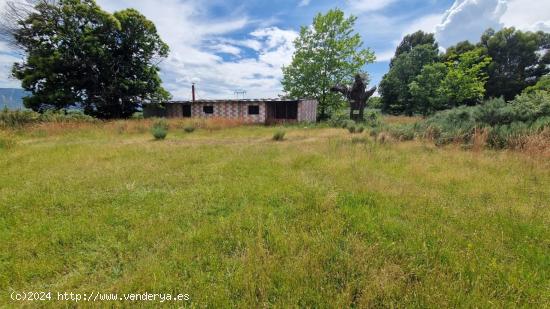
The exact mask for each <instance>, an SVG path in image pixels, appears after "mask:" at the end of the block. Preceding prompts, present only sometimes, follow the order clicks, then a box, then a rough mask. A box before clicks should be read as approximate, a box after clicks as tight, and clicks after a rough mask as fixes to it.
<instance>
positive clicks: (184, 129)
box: [183, 125, 195, 133]
mask: <svg viewBox="0 0 550 309" xmlns="http://www.w3.org/2000/svg"><path fill="white" fill-rule="evenodd" d="M183 131H185V133H193V132H195V127H194V126H191V125H188V126H185V128H183Z"/></svg>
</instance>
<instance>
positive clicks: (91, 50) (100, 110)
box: [12, 0, 169, 118]
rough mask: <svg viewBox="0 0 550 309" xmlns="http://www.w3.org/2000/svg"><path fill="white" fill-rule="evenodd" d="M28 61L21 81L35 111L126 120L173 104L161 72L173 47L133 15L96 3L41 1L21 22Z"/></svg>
mask: <svg viewBox="0 0 550 309" xmlns="http://www.w3.org/2000/svg"><path fill="white" fill-rule="evenodd" d="M15 22H16V24H17V25H18V26H17V27H15V28H14V29H13V33H12V34H13V37H14V39H15V41H16V43H17V45H18V46H20V47H21V48H22V49H23V50H24V52H25V54H26V58H25V61H24V62H22V63H16V64H15V65H14V67H13V75H14V76H15V77H16V78H18V79H20V80H21V82H22V87H23V88H24V89H25V90H27V91H30V92H31V93H32V95H30V96H28V97H26V98H25V99H24V104H25V106H26V107H28V108H31V109H33V110H35V111H41V112H42V111H45V110H48V109H62V108H68V107H72V106H78V107H81V108H83V110H84V111H85V112H86V114H89V115H93V116H97V117H100V118H126V117H130V116H131V115H132V114H133V113H134V112H136V111H137V110H138V109H139V107H140V104H141V103H143V102H147V101H160V100H164V99H166V98H168V97H169V94H168V93H167V92H166V91H165V90H164V89H163V88H162V87H161V80H160V78H159V75H158V72H159V68H158V66H157V64H158V62H159V60H160V59H162V58H164V57H166V56H167V54H168V46H167V45H166V44H165V43H164V42H163V41H162V40H161V38H160V37H159V35H158V34H157V31H156V28H155V25H154V24H153V23H152V22H151V21H149V20H147V19H146V18H145V17H144V16H143V15H141V14H140V13H139V12H137V11H136V10H133V9H127V10H123V11H120V12H116V13H114V14H109V13H107V12H105V11H103V10H101V8H100V7H99V6H98V5H97V4H96V3H95V2H94V1H93V0H60V1H38V2H36V5H35V6H34V8H33V10H32V11H30V13H29V14H28V16H24V17H21V19H20V20H16V21H15Z"/></svg>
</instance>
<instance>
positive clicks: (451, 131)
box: [390, 91, 550, 148]
mask: <svg viewBox="0 0 550 309" xmlns="http://www.w3.org/2000/svg"><path fill="white" fill-rule="evenodd" d="M547 128H550V93H548V92H544V91H533V92H529V93H524V94H521V95H519V96H517V97H516V98H515V99H514V100H513V101H511V102H509V103H506V102H505V101H504V100H503V99H492V100H488V101H486V102H485V103H483V104H481V105H477V106H470V107H467V106H462V107H457V108H454V109H451V110H447V111H442V112H439V113H436V114H434V115H433V116H431V117H430V118H428V119H426V120H424V121H422V122H420V123H419V124H417V125H414V126H413V128H412V130H411V128H406V127H405V126H401V127H397V128H393V129H392V130H390V132H391V134H392V136H394V137H396V138H399V139H409V138H411V132H412V134H414V133H416V134H419V135H421V136H423V137H425V138H430V139H433V140H434V141H435V142H436V144H437V145H444V144H448V143H453V142H460V143H465V144H472V143H473V142H474V140H473V139H474V137H475V133H476V132H478V131H479V130H486V131H487V132H488V137H487V145H488V146H490V147H492V148H516V147H521V143H518V141H520V140H525V138H524V137H526V136H529V135H534V134H538V133H540V132H543V131H544V130H545V129H547Z"/></svg>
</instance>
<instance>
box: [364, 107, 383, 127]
mask: <svg viewBox="0 0 550 309" xmlns="http://www.w3.org/2000/svg"><path fill="white" fill-rule="evenodd" d="M364 120H365V124H366V125H367V126H368V127H371V128H375V127H379V126H381V125H382V123H383V121H382V114H381V113H380V110H376V109H367V110H365V115H364Z"/></svg>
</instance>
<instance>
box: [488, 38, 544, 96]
mask: <svg viewBox="0 0 550 309" xmlns="http://www.w3.org/2000/svg"><path fill="white" fill-rule="evenodd" d="M480 46H482V47H484V48H486V50H487V54H488V55H489V56H490V57H491V58H492V59H493V61H492V63H491V64H490V65H489V67H488V70H489V80H488V82H487V94H486V96H487V97H501V96H502V97H504V98H505V99H506V100H512V99H513V98H514V97H515V96H516V95H518V94H520V93H521V92H522V91H523V90H524V89H525V88H527V87H529V86H532V85H534V84H535V83H536V82H537V81H538V79H539V78H540V77H542V76H544V75H546V74H548V73H549V72H550V34H548V33H544V32H529V31H528V32H523V31H519V30H516V29H515V28H504V29H502V30H500V31H498V32H495V31H494V30H492V29H489V30H487V31H486V32H485V33H484V34H483V36H482V37H481V42H480Z"/></svg>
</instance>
